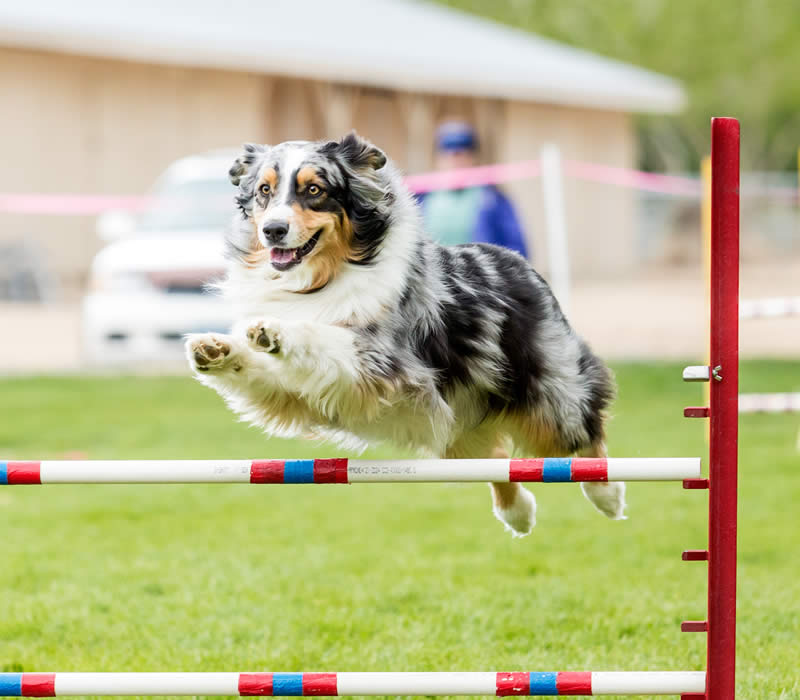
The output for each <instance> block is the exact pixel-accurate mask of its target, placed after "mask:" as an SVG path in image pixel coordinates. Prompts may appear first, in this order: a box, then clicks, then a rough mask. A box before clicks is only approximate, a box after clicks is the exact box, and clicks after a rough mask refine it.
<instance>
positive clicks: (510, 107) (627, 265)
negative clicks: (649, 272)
mask: <svg viewBox="0 0 800 700" xmlns="http://www.w3.org/2000/svg"><path fill="white" fill-rule="evenodd" d="M505 119H506V121H505V128H504V129H502V130H499V131H498V133H499V134H500V137H501V143H500V145H499V148H498V152H497V156H498V159H499V160H501V161H514V160H527V159H533V158H538V157H539V154H540V152H541V149H542V146H543V145H544V144H545V143H547V142H553V143H556V144H558V146H559V148H560V150H561V157H562V161H566V160H581V161H586V162H589V163H602V164H604V165H610V166H616V167H623V168H630V167H633V165H634V163H635V162H636V161H635V158H636V143H635V135H634V130H633V127H632V124H631V119H630V116H629V115H627V114H622V113H619V112H602V111H596V110H583V109H575V108H564V107H557V106H551V105H538V104H523V103H519V102H511V103H508V104H507V105H506V111H505ZM504 189H505V191H506V192H507V193H508V194H509V195H510V196H511V197H512V198H513V200H514V203H515V204H516V205H517V207H518V210H519V211H520V212H521V214H522V218H523V219H524V221H525V225H526V229H527V230H526V232H527V233H528V235H530V236H532V238H533V249H534V263H535V266H536V268H537V269H539V270H540V271H541V272H543V273H544V274H545V275H547V272H548V269H547V253H548V250H547V240H546V230H545V221H544V210H543V205H542V182H541V179H539V178H537V179H534V180H529V181H518V182H515V183H511V184H509V185H507V186H504ZM564 200H565V210H566V227H567V236H568V239H569V251H570V265H571V272H572V275H573V278H583V279H586V278H588V279H597V278H608V277H610V276H612V275H613V274H614V273H617V272H621V271H624V270H630V269H631V268H632V267H633V266H634V265H635V264H636V263H637V247H636V246H637V241H636V231H635V221H634V213H635V211H634V206H635V195H634V192H633V191H632V190H630V189H626V188H622V187H618V186H616V185H603V184H597V183H592V182H587V181H583V180H579V179H576V178H574V177H569V176H566V174H565V177H564Z"/></svg>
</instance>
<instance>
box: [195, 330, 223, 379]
mask: <svg viewBox="0 0 800 700" xmlns="http://www.w3.org/2000/svg"><path fill="white" fill-rule="evenodd" d="M231 351H232V347H231V343H230V342H229V340H228V339H227V338H225V337H224V336H220V335H215V334H213V333H208V334H203V335H195V336H190V337H189V338H187V340H186V354H187V356H188V358H189V363H190V364H191V365H192V367H194V369H196V370H197V371H198V372H212V371H214V370H218V369H222V368H223V367H225V366H226V365H227V364H228V362H229V359H230V357H231Z"/></svg>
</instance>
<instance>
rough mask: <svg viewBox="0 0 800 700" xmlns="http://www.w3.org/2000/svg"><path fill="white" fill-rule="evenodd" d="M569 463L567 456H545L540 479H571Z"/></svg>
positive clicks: (552, 480) (570, 461)
mask: <svg viewBox="0 0 800 700" xmlns="http://www.w3.org/2000/svg"><path fill="white" fill-rule="evenodd" d="M571 463H572V460H571V459H570V458H569V457H547V458H546V459H545V460H544V464H543V466H542V481H549V482H556V481H571V480H572V470H571V469H570V465H571Z"/></svg>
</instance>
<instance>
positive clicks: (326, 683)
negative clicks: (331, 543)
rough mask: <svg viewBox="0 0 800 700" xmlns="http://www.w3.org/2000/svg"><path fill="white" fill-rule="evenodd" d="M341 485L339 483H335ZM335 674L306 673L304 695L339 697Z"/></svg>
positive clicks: (304, 675) (304, 676)
mask: <svg viewBox="0 0 800 700" xmlns="http://www.w3.org/2000/svg"><path fill="white" fill-rule="evenodd" d="M335 483H339V482H335ZM338 694H339V690H338V688H337V685H336V674H335V673H304V674H303V695H338Z"/></svg>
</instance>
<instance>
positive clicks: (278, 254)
mask: <svg viewBox="0 0 800 700" xmlns="http://www.w3.org/2000/svg"><path fill="white" fill-rule="evenodd" d="M293 258H294V250H293V249H292V248H270V251H269V259H270V260H272V262H278V263H287V262H291V261H292V259H293Z"/></svg>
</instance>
